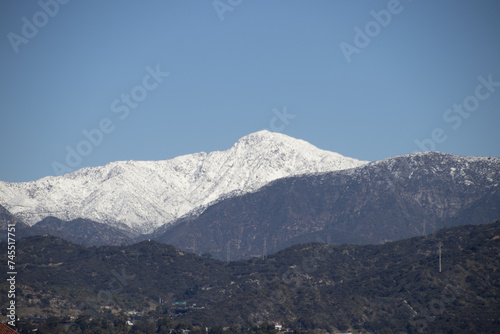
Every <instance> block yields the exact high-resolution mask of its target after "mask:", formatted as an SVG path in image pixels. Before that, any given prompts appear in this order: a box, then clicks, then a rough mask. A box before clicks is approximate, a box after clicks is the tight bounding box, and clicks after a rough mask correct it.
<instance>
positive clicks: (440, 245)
mask: <svg viewBox="0 0 500 334" xmlns="http://www.w3.org/2000/svg"><path fill="white" fill-rule="evenodd" d="M441 247H443V244H442V243H441V241H440V242H439V244H438V248H439V272H441Z"/></svg>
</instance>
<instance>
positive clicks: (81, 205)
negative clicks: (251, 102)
mask: <svg viewBox="0 0 500 334" xmlns="http://www.w3.org/2000/svg"><path fill="white" fill-rule="evenodd" d="M365 163H366V162H365V161H359V160H356V159H352V158H347V157H344V156H342V155H340V154H338V153H334V152H329V151H324V150H321V149H318V148H317V147H315V146H313V145H311V144H309V143H307V142H305V141H303V140H298V139H294V138H291V137H288V136H286V135H283V134H280V133H273V132H269V131H266V130H263V131H259V132H256V133H252V134H250V135H248V136H245V137H243V138H241V139H240V140H238V142H237V143H236V144H234V145H233V146H232V147H231V148H230V149H228V150H226V151H215V152H211V153H208V154H207V153H204V152H202V153H196V154H190V155H185V156H180V157H177V158H174V159H170V160H163V161H120V162H112V163H109V164H107V165H105V166H100V167H87V168H82V169H79V170H77V171H75V172H72V173H69V174H65V175H62V176H58V177H53V176H49V177H45V178H42V179H40V180H37V181H32V182H18V183H10V182H2V181H0V205H2V206H4V207H5V208H6V209H7V210H9V212H11V213H12V214H13V215H14V216H15V217H16V218H18V219H19V221H22V222H24V223H26V224H28V225H34V224H35V223H37V222H39V221H41V220H42V219H44V218H47V217H49V216H52V217H56V218H59V219H61V220H67V221H69V220H74V219H77V218H85V219H90V220H93V221H95V222H99V223H104V224H107V225H110V226H113V227H118V228H121V229H124V230H129V231H132V232H135V233H150V232H153V231H154V230H155V229H156V228H158V227H160V226H162V225H164V224H168V223H171V222H173V221H175V220H176V219H178V218H180V217H182V216H184V215H188V214H190V213H191V214H192V213H193V212H194V213H196V212H201V211H203V209H204V208H206V207H207V206H208V205H209V204H210V203H213V202H216V201H219V200H221V199H222V198H226V197H231V196H235V195H240V194H244V193H248V192H251V191H255V190H257V189H258V188H260V187H262V186H264V185H266V184H267V183H269V182H271V181H273V180H276V179H279V178H283V177H287V176H293V175H300V174H306V173H309V174H310V173H319V172H328V171H334V170H340V169H348V168H353V167H358V166H361V165H363V164H365Z"/></svg>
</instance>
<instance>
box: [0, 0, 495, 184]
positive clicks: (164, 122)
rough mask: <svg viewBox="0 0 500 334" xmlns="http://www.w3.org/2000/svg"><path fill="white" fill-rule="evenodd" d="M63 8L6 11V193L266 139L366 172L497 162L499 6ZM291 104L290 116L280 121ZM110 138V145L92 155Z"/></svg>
mask: <svg viewBox="0 0 500 334" xmlns="http://www.w3.org/2000/svg"><path fill="white" fill-rule="evenodd" d="M54 1H55V0H42V1H41V3H42V4H43V3H46V4H47V5H46V6H45V7H46V9H43V8H42V7H41V5H40V4H39V3H37V2H36V1H14V0H8V1H2V2H1V4H0V29H1V36H2V42H1V43H0V58H1V59H2V61H1V63H0V66H1V74H2V75H1V77H0V92H1V99H0V110H1V113H0V159H1V160H0V180H3V181H29V180H35V179H38V178H41V177H44V176H47V175H55V174H56V173H55V170H54V168H53V165H54V162H58V163H60V164H61V165H66V166H67V167H68V169H71V170H74V169H78V168H81V167H85V166H99V165H104V164H106V163H108V162H111V161H117V160H162V159H169V158H173V157H175V156H178V155H184V154H189V153H195V152H200V151H205V152H209V151H213V150H225V149H228V148H229V147H230V146H231V145H232V144H233V143H234V142H235V141H236V140H237V139H238V138H240V137H242V136H244V135H247V134H249V133H251V132H255V131H258V130H261V129H264V128H268V129H275V130H279V131H281V132H283V133H285V134H287V135H290V136H293V137H296V138H301V139H304V140H307V141H309V142H310V143H312V144H314V145H316V146H318V147H320V148H322V149H327V150H331V151H335V152H339V153H341V154H343V155H346V156H350V157H354V158H358V159H364V160H379V159H384V158H387V157H390V156H394V155H401V154H408V153H412V152H414V151H418V150H421V148H419V147H418V146H417V144H416V143H415V140H419V141H422V140H425V139H427V141H426V142H424V143H426V145H427V146H426V147H428V148H429V149H431V148H433V149H434V150H437V151H442V152H447V153H453V154H459V155H474V156H496V157H498V156H500V131H499V126H500V86H499V85H500V84H495V82H500V38H499V32H500V2H499V1H495V0H490V1H456V0H453V1H452V0H447V1H424V0H420V1H417V0H414V1H410V0H402V1H401V2H399V5H398V4H397V2H394V1H363V2H362V1H330V0H324V1H305V0H302V1H298V0H276V1H270V0H251V1H250V0H243V1H239V0H221V1H220V2H219V3H217V4H218V9H217V10H216V8H215V7H214V4H213V1H185V0H176V1H167V0H164V1H97V0H93V1H78V2H77V1H74V0H73V1H69V2H68V3H67V4H59V5H58V8H56V7H55V6H54ZM60 1H61V2H63V1H62V0H60ZM56 10H57V13H56ZM372 10H373V11H375V12H376V13H380V15H381V16H380V17H379V20H380V21H381V22H382V24H381V23H376V22H377V21H375V18H374V16H373V15H372V14H371V11H372ZM218 11H219V12H218ZM380 11H382V12H380ZM387 12H388V13H389V14H390V15H391V18H390V20H389V19H388V17H387V15H385V16H384V14H387ZM221 18H222V19H223V20H222V19H221ZM371 21H373V22H371ZM355 27H358V28H359V29H360V30H361V31H362V32H363V34H366V31H365V30H366V29H368V30H369V31H368V32H369V34H370V35H371V36H372V37H370V36H368V38H370V40H369V43H368V42H367V41H366V39H365V40H363V36H361V37H360V36H358V38H357V39H356V40H355V35H356V34H357V33H356V32H355ZM30 28H31V29H30ZM33 28H35V29H37V30H38V31H36V30H35V31H34V30H33ZM370 29H371V30H370ZM343 42H344V44H341V43H343ZM341 45H343V46H344V49H345V47H346V45H350V49H349V50H350V51H351V52H352V50H354V49H353V48H355V47H357V53H351V54H349V56H348V57H347V58H350V62H348V61H347V58H346V57H345V54H344V53H343V51H342V48H341ZM157 66H158V69H159V70H160V72H168V73H169V75H168V76H163V77H159V78H158V81H161V82H159V83H158V82H157V81H155V80H154V78H153V77H151V76H150V75H149V74H148V73H149V72H148V69H147V68H148V67H149V71H150V72H152V71H155V70H156V67H157ZM148 75H149V76H148ZM162 75H163V74H162ZM489 75H491V78H490V79H491V80H492V81H493V82H494V83H493V86H492V85H491V84H490V85H489V89H490V90H488V88H487V87H484V85H483V86H481V87H479V88H478V86H479V85H481V81H480V80H479V79H478V77H480V76H482V77H483V79H484V80H486V81H488V80H489V79H488V76H489ZM495 85H496V86H495ZM146 86H147V88H148V89H146V88H145V87H146ZM131 93H133V94H132V95H131ZM144 94H147V95H146V96H145V95H144ZM477 94H478V95H477ZM127 95H128V96H129V98H130V99H131V100H129V101H128V102H126V100H124V99H126V98H127V97H126V96H127ZM131 96H132V97H131ZM134 96H135V97H134ZM477 96H479V97H480V98H479V97H477ZM134 99H136V100H134ZM126 103H129V104H128V105H127V104H126ZM463 103H468V108H469V109H471V110H472V111H471V112H468V111H467V110H465V109H462V114H459V112H458V111H454V110H450V111H449V112H447V110H448V109H449V108H453V105H454V104H463ZM112 105H113V106H112ZM132 106H133V107H134V108H132ZM284 106H286V111H287V113H288V114H291V115H295V118H293V119H291V118H290V119H287V120H286V121H287V123H288V124H285V123H283V122H281V121H279V119H278V118H276V119H275V121H274V123H272V121H273V119H274V118H275V117H276V115H275V113H274V112H273V110H275V111H276V110H279V111H281V112H282V110H283V108H284ZM127 112H128V114H126V113H127ZM445 119H446V120H445ZM102 122H104V123H102ZM101 123H102V124H101ZM100 125H101V126H102V127H103V129H105V130H107V131H108V132H109V131H110V130H111V129H112V130H113V131H112V132H110V133H103V136H102V138H100V136H99V135H97V134H96V132H93V133H94V135H95V137H94V142H95V143H96V144H95V145H94V144H92V143H90V142H89V141H88V142H87V144H88V143H90V144H91V147H90V148H89V147H88V145H87V144H85V143H83V144H81V143H82V141H85V140H87V139H86V137H85V136H84V134H83V133H82V131H83V130H88V131H91V130H92V129H95V128H99V126H100ZM435 129H437V130H435ZM439 129H441V130H439ZM99 131H101V130H99ZM433 132H434V135H435V139H437V140H435V139H432V137H431V136H432V134H433ZM429 138H430V139H429ZM430 140H432V142H433V144H434V145H435V147H431V146H432V145H431V144H430ZM79 144H80V150H81V152H84V153H85V154H87V156H83V155H82V156H81V161H76V160H73V165H75V167H70V166H68V165H67V164H66V162H65V159H66V157H67V147H70V148H71V149H74V150H76V149H77V147H78V145H79ZM424 149H425V147H424ZM77 153H78V152H77Z"/></svg>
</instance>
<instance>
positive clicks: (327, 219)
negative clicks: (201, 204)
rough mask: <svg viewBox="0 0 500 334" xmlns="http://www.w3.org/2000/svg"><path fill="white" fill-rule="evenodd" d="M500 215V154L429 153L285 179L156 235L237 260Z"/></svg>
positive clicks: (411, 233)
mask: <svg viewBox="0 0 500 334" xmlns="http://www.w3.org/2000/svg"><path fill="white" fill-rule="evenodd" d="M496 219H500V159H498V158H467V157H459V156H454V155H449V154H442V153H436V152H430V153H418V154H413V155H407V156H400V157H394V158H390V159H386V160H382V161H378V162H374V163H370V164H367V165H364V166H362V167H359V168H355V169H349V170H341V171H336V172H331V173H324V174H319V175H305V176H300V177H290V178H284V179H280V180H277V181H274V182H272V183H271V184H269V185H267V186H265V187H263V188H262V189H260V190H258V191H256V192H254V193H250V194H245V195H242V196H237V197H233V198H228V199H225V200H223V201H221V202H219V203H217V204H215V205H213V206H211V207H209V208H208V209H207V210H206V211H205V212H203V213H202V214H201V215H200V216H198V217H196V218H186V219H181V220H180V221H178V222H177V223H176V224H174V225H173V226H169V227H168V228H165V229H159V230H158V231H157V232H156V234H153V236H152V238H154V239H155V240H158V241H160V242H164V243H168V244H172V245H174V246H176V247H179V248H181V249H184V250H189V251H193V252H196V253H199V254H203V253H210V254H211V255H212V256H214V257H216V258H220V259H232V260H233V259H239V258H248V257H252V256H262V255H265V254H267V253H273V252H275V251H278V250H280V249H283V248H285V247H287V246H290V245H293V244H298V243H305V242H311V241H322V242H329V243H358V244H360V243H382V242H385V241H388V240H399V239H404V238H408V237H412V236H418V235H428V234H431V233H433V232H435V231H437V230H439V229H442V228H445V227H450V226H456V225H464V224H481V223H489V222H491V221H494V220H496Z"/></svg>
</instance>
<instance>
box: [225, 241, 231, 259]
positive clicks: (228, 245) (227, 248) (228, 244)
mask: <svg viewBox="0 0 500 334" xmlns="http://www.w3.org/2000/svg"><path fill="white" fill-rule="evenodd" d="M226 260H227V262H229V261H231V243H230V241H228V243H227V245H226Z"/></svg>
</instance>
